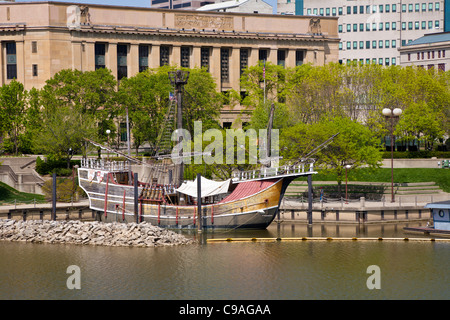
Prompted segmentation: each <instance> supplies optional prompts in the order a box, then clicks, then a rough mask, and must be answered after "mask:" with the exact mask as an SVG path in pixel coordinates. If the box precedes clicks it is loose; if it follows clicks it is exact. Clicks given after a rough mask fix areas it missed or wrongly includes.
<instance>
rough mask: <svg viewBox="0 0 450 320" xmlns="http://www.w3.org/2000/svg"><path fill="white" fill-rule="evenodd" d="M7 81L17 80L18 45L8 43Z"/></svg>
mask: <svg viewBox="0 0 450 320" xmlns="http://www.w3.org/2000/svg"><path fill="white" fill-rule="evenodd" d="M5 46H6V79H17V57H16V43H15V42H6V43H5Z"/></svg>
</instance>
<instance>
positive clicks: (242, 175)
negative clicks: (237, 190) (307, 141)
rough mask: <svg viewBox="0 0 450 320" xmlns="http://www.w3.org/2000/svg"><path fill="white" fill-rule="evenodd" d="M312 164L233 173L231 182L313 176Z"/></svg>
mask: <svg viewBox="0 0 450 320" xmlns="http://www.w3.org/2000/svg"><path fill="white" fill-rule="evenodd" d="M315 173H317V172H315V171H314V166H313V163H309V164H307V165H305V163H300V164H295V165H284V166H280V167H263V168H261V169H257V170H249V171H239V172H234V173H233V175H232V180H233V182H242V181H250V180H261V179H275V178H281V177H286V176H300V175H309V174H315Z"/></svg>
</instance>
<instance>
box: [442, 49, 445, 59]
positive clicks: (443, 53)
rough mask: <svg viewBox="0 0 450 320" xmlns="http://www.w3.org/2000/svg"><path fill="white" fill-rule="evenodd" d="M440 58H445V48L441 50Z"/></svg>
mask: <svg viewBox="0 0 450 320" xmlns="http://www.w3.org/2000/svg"><path fill="white" fill-rule="evenodd" d="M442 58H445V50H442Z"/></svg>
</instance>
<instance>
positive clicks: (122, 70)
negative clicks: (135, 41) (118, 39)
mask: <svg viewBox="0 0 450 320" xmlns="http://www.w3.org/2000/svg"><path fill="white" fill-rule="evenodd" d="M127 54H128V45H126V44H118V45H117V79H118V80H121V79H122V78H126V77H127V76H128V72H127Z"/></svg>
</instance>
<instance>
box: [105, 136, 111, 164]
mask: <svg viewBox="0 0 450 320" xmlns="http://www.w3.org/2000/svg"><path fill="white" fill-rule="evenodd" d="M110 133H111V130H109V129H107V130H106V141H107V143H108V148H109V134H110ZM107 151H108V153H107V155H108V161H109V150H107Z"/></svg>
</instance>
